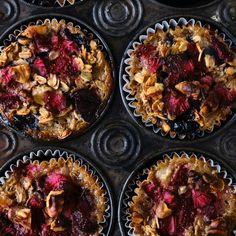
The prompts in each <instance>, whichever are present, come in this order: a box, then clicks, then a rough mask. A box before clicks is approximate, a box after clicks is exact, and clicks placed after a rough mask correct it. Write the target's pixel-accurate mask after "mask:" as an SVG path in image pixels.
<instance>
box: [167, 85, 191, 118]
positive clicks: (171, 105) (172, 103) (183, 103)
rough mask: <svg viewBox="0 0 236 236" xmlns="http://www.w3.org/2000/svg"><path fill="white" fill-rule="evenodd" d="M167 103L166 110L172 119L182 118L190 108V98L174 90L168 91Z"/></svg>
mask: <svg viewBox="0 0 236 236" xmlns="http://www.w3.org/2000/svg"><path fill="white" fill-rule="evenodd" d="M165 102H166V110H167V112H168V114H169V115H170V116H171V117H172V118H176V117H178V116H180V115H181V114H183V113H185V112H186V111H187V110H188V109H189V108H190V104H189V100H188V98H187V97H186V96H184V95H182V94H178V93H177V92H175V91H174V90H172V89H168V90H167V95H166V96H165Z"/></svg>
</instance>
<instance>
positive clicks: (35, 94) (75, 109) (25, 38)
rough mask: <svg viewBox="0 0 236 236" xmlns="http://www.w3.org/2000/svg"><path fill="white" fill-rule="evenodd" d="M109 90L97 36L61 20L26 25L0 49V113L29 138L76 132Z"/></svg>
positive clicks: (93, 117)
mask: <svg viewBox="0 0 236 236" xmlns="http://www.w3.org/2000/svg"><path fill="white" fill-rule="evenodd" d="M111 90H112V75H111V68H110V64H109V61H108V60H107V59H106V58H105V55H104V53H103V51H102V50H101V49H100V47H99V45H98V44H97V41H96V40H94V39H91V37H89V36H88V35H85V34H84V33H83V32H82V31H81V30H80V29H79V28H78V27H74V26H73V24H72V23H66V22H65V21H64V20H60V21H59V22H58V21H57V20H56V19H53V20H45V21H44V23H42V24H41V25H40V24H39V25H31V26H28V27H27V28H26V29H25V30H23V31H22V32H21V33H20V34H19V35H18V36H17V40H16V42H13V43H11V44H10V45H9V46H7V47H5V48H3V50H2V51H1V53H0V114H1V116H2V119H3V120H4V121H5V123H7V125H10V126H12V127H14V128H15V129H16V130H18V131H20V132H23V133H25V134H27V135H30V136H32V137H34V138H40V139H64V138H66V137H67V136H69V135H71V134H75V133H78V132H82V131H83V130H84V129H86V128H87V127H88V126H89V125H91V124H92V123H93V122H94V121H95V120H96V119H97V118H98V117H99V115H100V113H101V112H102V110H103V109H104V107H105V105H106V103H107V101H108V99H109V97H110V94H111Z"/></svg>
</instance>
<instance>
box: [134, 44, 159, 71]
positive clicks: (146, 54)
mask: <svg viewBox="0 0 236 236" xmlns="http://www.w3.org/2000/svg"><path fill="white" fill-rule="evenodd" d="M136 54H137V57H138V58H139V60H140V62H141V63H142V64H143V66H144V67H146V68H147V69H148V70H149V71H150V72H151V73H155V72H156V71H157V69H158V68H159V67H160V66H161V60H160V58H159V57H158V56H157V53H156V47H154V46H151V45H140V46H139V47H138V49H137V51H136Z"/></svg>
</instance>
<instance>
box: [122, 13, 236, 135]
mask: <svg viewBox="0 0 236 236" xmlns="http://www.w3.org/2000/svg"><path fill="white" fill-rule="evenodd" d="M209 24H210V23H209ZM209 24H203V23H202V22H201V21H200V20H195V19H193V18H192V19H190V20H187V19H185V18H183V17H182V18H179V19H177V20H175V19H170V20H169V21H168V22H167V21H162V22H161V23H157V24H155V26H154V27H149V28H147V30H146V31H145V32H144V34H141V35H140V36H139V37H137V39H136V40H134V41H132V42H131V43H130V44H129V46H128V48H127V49H126V52H125V55H124V57H123V60H122V64H123V66H124V70H123V71H122V70H121V72H120V90H121V94H122V96H123V98H122V99H123V102H124V103H125V105H126V107H127V109H129V110H130V113H132V116H133V118H134V119H135V120H141V122H142V124H144V126H145V127H148V128H151V129H152V131H153V132H154V133H155V134H160V135H161V136H169V137H170V138H171V139H175V138H178V139H181V140H183V139H187V136H186V135H181V134H176V132H174V131H170V132H168V133H164V131H163V130H162V128H160V127H158V126H157V125H156V124H153V123H152V122H151V121H150V120H149V119H147V120H145V119H144V118H143V117H142V115H141V114H139V113H137V112H136V106H135V105H134V104H133V102H134V101H137V100H136V99H135V97H134V96H133V95H132V94H131V90H130V89H129V77H130V76H131V74H130V69H131V66H130V60H131V58H130V57H131V54H132V53H133V52H134V51H135V50H136V48H137V47H138V46H139V45H140V44H142V43H143V42H144V40H145V39H147V37H148V34H149V33H155V32H156V31H157V30H163V31H166V30H168V29H169V28H172V29H173V28H175V27H176V26H183V25H184V26H187V25H199V26H203V27H205V26H209ZM214 28H217V27H214ZM219 30H220V29H219ZM219 30H218V29H216V30H215V32H216V33H217V34H218V36H219V37H221V38H222V39H223V40H224V42H225V43H226V44H227V45H228V47H229V48H234V47H235V45H233V42H232V40H231V39H229V38H228V37H227V36H226V34H225V33H223V32H222V33H219ZM230 116H232V111H231V113H230V114H228V116H227V117H226V118H225V119H224V120H221V122H220V123H218V124H215V126H213V127H212V128H211V129H210V130H201V129H199V133H197V134H196V136H197V137H199V138H201V137H204V136H205V133H208V134H211V133H212V132H213V131H214V129H215V128H217V127H218V128H219V127H220V126H221V125H222V123H223V122H226V121H227V120H228V117H230Z"/></svg>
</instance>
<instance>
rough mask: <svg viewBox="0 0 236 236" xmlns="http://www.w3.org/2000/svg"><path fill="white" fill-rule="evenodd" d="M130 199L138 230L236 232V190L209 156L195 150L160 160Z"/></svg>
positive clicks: (192, 235) (201, 234) (191, 235)
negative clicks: (203, 157) (193, 152)
mask: <svg viewBox="0 0 236 236" xmlns="http://www.w3.org/2000/svg"><path fill="white" fill-rule="evenodd" d="M134 191H135V194H136V195H135V196H134V197H133V198H132V202H131V203H130V213H131V228H133V229H134V232H135V233H136V234H137V235H143V236H151V235H160V236H162V235H167V236H168V235H175V236H182V235H183V236H208V235H217V236H219V235H222V236H223V235H225V236H230V235H232V232H233V230H235V227H236V215H235V210H236V193H235V192H234V190H233V188H232V187H230V186H229V185H228V183H227V181H226V180H225V179H224V178H223V177H222V175H221V174H219V172H218V170H217V169H216V168H215V167H214V168H213V167H211V165H210V164H209V162H205V161H204V160H203V159H201V158H200V159H199V158H197V157H196V155H194V154H192V155H191V156H190V157H189V158H188V156H187V154H182V155H181V156H179V155H178V154H176V153H175V154H174V155H173V156H172V157H171V159H170V158H169V157H166V158H165V159H164V160H163V161H161V160H160V161H158V162H157V165H155V166H152V167H151V168H150V170H149V173H148V177H147V179H145V180H144V181H142V182H141V183H139V184H138V188H136V189H135V190H134Z"/></svg>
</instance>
